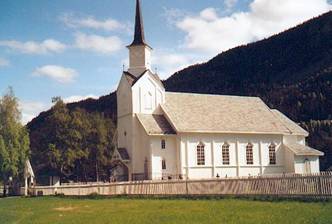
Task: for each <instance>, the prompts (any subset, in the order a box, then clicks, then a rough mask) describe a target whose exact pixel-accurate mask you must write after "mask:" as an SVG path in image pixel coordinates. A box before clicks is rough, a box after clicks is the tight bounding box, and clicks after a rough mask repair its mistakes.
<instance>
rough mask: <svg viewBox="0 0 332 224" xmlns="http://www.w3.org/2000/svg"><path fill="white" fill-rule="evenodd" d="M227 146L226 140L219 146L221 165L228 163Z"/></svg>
mask: <svg viewBox="0 0 332 224" xmlns="http://www.w3.org/2000/svg"><path fill="white" fill-rule="evenodd" d="M229 147H230V145H229V144H228V143H227V142H225V143H224V144H223V145H222V146H221V156H222V157H221V160H222V165H230V154H229Z"/></svg>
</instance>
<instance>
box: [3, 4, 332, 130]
mask: <svg viewBox="0 0 332 224" xmlns="http://www.w3.org/2000/svg"><path fill="white" fill-rule="evenodd" d="M134 9H135V0H122V1H118V0H54V1H45V0H29V1H27V0H1V1H0V94H1V95H2V94H4V93H5V92H6V91H7V89H8V87H9V86H11V87H13V89H14V92H15V94H16V96H17V97H18V98H19V104H20V109H21V111H22V123H24V124H25V123H27V122H29V121H30V120H31V119H32V118H34V117H35V116H37V115H38V114H39V113H40V112H42V111H44V110H47V109H49V108H50V107H51V106H52V103H51V99H52V97H54V96H60V97H62V98H63V99H64V101H65V102H76V101H79V100H81V99H85V98H89V97H92V98H98V97H99V96H102V95H106V94H109V93H110V92H112V91H114V90H115V89H116V88H117V84H118V82H119V79H120V77H121V74H122V71H123V69H127V67H128V50H127V49H126V46H127V45H128V44H130V43H131V41H132V39H133V28H134V12H135V10H134ZM329 10H332V0H142V11H143V18H144V28H145V36H146V40H147V42H148V44H149V45H150V46H152V47H153V49H154V51H153V57H152V60H153V61H152V64H153V65H152V67H153V70H154V71H156V72H157V73H158V74H159V76H160V77H161V79H166V78H167V77H169V76H170V75H172V74H173V73H174V72H176V71H178V70H180V69H183V68H185V67H187V66H189V65H191V64H196V63H201V62H204V61H207V60H209V59H211V58H212V57H214V56H215V55H217V54H218V53H221V52H223V51H226V50H228V49H231V48H233V47H236V46H239V45H243V44H247V43H250V42H254V41H258V40H261V39H263V38H267V37H269V36H271V35H273V34H276V33H279V32H282V31H284V30H287V29H288V28H291V27H293V26H296V25H298V24H300V23H302V22H304V21H306V20H308V19H311V18H313V17H315V16H318V15H320V14H322V13H325V12H327V11H329Z"/></svg>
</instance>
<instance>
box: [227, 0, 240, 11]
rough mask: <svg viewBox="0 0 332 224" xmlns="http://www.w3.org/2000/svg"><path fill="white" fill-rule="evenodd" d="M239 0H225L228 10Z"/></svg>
mask: <svg viewBox="0 0 332 224" xmlns="http://www.w3.org/2000/svg"><path fill="white" fill-rule="evenodd" d="M237 1H238V0H224V5H225V6H226V9H227V10H231V9H232V8H233V7H234V6H235V5H236V3H237Z"/></svg>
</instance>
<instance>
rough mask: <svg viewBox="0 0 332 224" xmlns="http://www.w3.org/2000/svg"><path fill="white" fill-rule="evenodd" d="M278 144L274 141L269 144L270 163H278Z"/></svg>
mask: <svg viewBox="0 0 332 224" xmlns="http://www.w3.org/2000/svg"><path fill="white" fill-rule="evenodd" d="M276 146H277V145H276V144H275V143H273V142H272V143H271V144H270V145H269V165H277V153H276Z"/></svg>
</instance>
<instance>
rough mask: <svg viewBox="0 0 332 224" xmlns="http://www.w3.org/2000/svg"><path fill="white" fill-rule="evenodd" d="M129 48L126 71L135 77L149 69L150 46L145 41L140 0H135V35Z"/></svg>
mask: <svg viewBox="0 0 332 224" xmlns="http://www.w3.org/2000/svg"><path fill="white" fill-rule="evenodd" d="M127 48H128V49H129V69H128V72H129V73H130V74H132V75H134V76H136V77H138V76H139V75H141V74H142V73H143V72H144V71H145V70H148V69H151V51H152V48H151V47H150V46H149V45H148V44H147V43H146V42H145V36H144V25H143V17H142V11H141V1H140V0H136V16H135V35H134V40H133V42H132V43H131V44H130V45H129V46H127Z"/></svg>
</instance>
